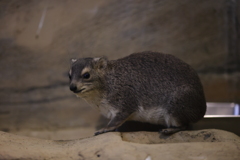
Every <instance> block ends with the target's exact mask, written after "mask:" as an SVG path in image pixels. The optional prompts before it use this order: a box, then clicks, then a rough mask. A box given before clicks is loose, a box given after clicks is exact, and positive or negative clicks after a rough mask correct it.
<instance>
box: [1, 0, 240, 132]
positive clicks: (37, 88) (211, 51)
mask: <svg viewBox="0 0 240 160" xmlns="http://www.w3.org/2000/svg"><path fill="white" fill-rule="evenodd" d="M239 4H240V3H239V0H218V1H208V0H195V1H191V0H182V1H178V0H171V1H165V0H158V1H155V0H149V1H145V0H136V1H130V0H122V1H118V0H89V1H67V0H51V1H48V0H42V1H33V0H21V1H16V0H2V1H1V2H0V8H1V9H0V21H1V23H0V73H1V74H0V129H1V130H5V131H12V132H17V131H21V130H23V129H30V130H31V129H33V130H56V129H59V128H63V129H64V128H69V127H73V128H74V127H78V128H81V127H82V128H85V129H89V128H92V127H93V126H94V125H95V122H96V121H97V119H98V113H97V112H95V111H94V110H92V109H91V108H90V107H89V106H88V105H87V104H86V103H85V102H84V101H82V100H80V99H77V98H76V97H75V96H74V95H73V94H72V93H70V91H69V90H68V77H67V71H68V68H69V59H70V58H72V57H86V56H102V55H106V56H108V57H109V59H116V58H120V57H123V56H126V55H128V54H130V53H132V52H140V51H145V50H153V51H160V52H164V53H170V54H174V55H175V56H177V57H179V58H181V59H182V60H184V61H186V62H187V63H189V64H190V65H192V66H193V67H194V68H195V69H196V70H197V71H198V73H199V75H200V77H201V80H202V82H203V85H204V89H205V93H206V98H207V101H219V102H222V101H224V102H232V101H235V102H240V96H239V95H240V82H239V79H240V73H239V71H240V57H239V49H240V48H239V46H240V44H239V30H238V28H239V27H238V23H239V21H240V20H239V17H240V11H239V6H240V5H239ZM41 26H42V27H41ZM90 130H92V129H90ZM80 134H81V133H79V135H80Z"/></svg>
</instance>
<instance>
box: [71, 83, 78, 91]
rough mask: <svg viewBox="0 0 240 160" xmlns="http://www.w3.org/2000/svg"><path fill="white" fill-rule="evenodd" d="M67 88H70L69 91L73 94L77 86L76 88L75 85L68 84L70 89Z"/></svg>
mask: <svg viewBox="0 0 240 160" xmlns="http://www.w3.org/2000/svg"><path fill="white" fill-rule="evenodd" d="M69 88H70V90H71V91H73V92H74V91H77V86H76V85H75V84H70V87H69Z"/></svg>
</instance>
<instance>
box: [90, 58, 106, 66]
mask: <svg viewBox="0 0 240 160" xmlns="http://www.w3.org/2000/svg"><path fill="white" fill-rule="evenodd" d="M93 61H94V63H95V67H96V68H97V69H104V68H106V66H107V61H108V60H107V58H106V57H100V58H94V59H93Z"/></svg>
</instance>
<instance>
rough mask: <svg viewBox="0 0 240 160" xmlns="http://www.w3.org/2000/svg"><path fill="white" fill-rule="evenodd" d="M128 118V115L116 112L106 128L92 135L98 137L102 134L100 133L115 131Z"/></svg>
mask: <svg viewBox="0 0 240 160" xmlns="http://www.w3.org/2000/svg"><path fill="white" fill-rule="evenodd" d="M129 117H130V114H128V113H121V112H118V113H117V114H116V115H115V116H114V117H112V118H111V120H110V121H109V123H108V125H107V127H105V128H102V129H100V130H98V131H96V132H95V134H94V135H95V136H96V135H99V134H102V133H106V132H111V131H115V130H116V129H117V128H118V127H120V126H121V125H122V124H123V123H124V122H125V121H127V119H128V118H129Z"/></svg>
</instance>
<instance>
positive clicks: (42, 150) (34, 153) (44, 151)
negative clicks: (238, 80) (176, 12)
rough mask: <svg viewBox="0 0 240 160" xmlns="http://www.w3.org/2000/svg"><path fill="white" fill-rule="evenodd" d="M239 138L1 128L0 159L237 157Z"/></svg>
mask: <svg viewBox="0 0 240 160" xmlns="http://www.w3.org/2000/svg"><path fill="white" fill-rule="evenodd" d="M239 157H240V138H239V137H238V136H236V135H235V134H233V133H230V132H226V131H222V130H199V131H182V132H178V133H176V134H174V135H171V136H161V135H160V138H159V134H158V133H157V132H128V133H120V132H110V133H106V134H102V135H99V136H95V137H89V138H85V139H78V140H71V141H52V140H40V139H35V138H29V137H23V136H17V135H13V134H9V133H5V132H0V159H5V160H8V159H9V160H10V159H35V160H40V159H48V160H49V159H52V160H54V159H57V160H61V159H63V160H67V159H76V160H90V159H103V160H107V159H110V160H112V159H114V160H118V159H119V160H120V159H124V160H126V159H129V160H135V159H136V160H156V159H160V158H161V159H183V160H186V159H193V160H199V159H207V160H226V159H227V160H239Z"/></svg>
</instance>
